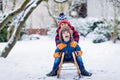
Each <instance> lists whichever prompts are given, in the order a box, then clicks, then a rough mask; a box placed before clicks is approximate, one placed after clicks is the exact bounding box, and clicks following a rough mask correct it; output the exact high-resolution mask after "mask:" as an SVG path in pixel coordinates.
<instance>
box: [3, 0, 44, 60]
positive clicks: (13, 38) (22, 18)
mask: <svg viewBox="0 0 120 80" xmlns="http://www.w3.org/2000/svg"><path fill="white" fill-rule="evenodd" d="M31 1H32V0H31ZM42 1H46V0H34V2H33V4H29V6H28V8H26V9H24V10H23V11H22V12H21V13H20V14H19V16H18V17H17V19H16V20H15V21H16V22H15V25H14V27H15V29H14V31H13V33H12V36H11V38H10V40H9V41H8V43H7V45H6V46H5V48H4V49H3V50H2V55H1V57H4V58H6V57H7V56H8V54H9V52H10V51H11V49H12V48H13V47H14V45H15V44H16V42H17V40H18V38H19V35H20V31H21V29H22V27H23V25H24V23H25V21H26V20H27V18H28V17H29V16H30V14H31V13H32V12H33V10H34V9H35V8H36V7H37V6H38V5H39V4H40V3H41V2H42Z"/></svg>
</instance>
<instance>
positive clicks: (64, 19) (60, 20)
mask: <svg viewBox="0 0 120 80" xmlns="http://www.w3.org/2000/svg"><path fill="white" fill-rule="evenodd" d="M62 23H67V24H68V25H70V22H69V21H68V19H67V17H66V16H65V15H64V13H60V14H59V17H58V26H60V25H61V24H62Z"/></svg>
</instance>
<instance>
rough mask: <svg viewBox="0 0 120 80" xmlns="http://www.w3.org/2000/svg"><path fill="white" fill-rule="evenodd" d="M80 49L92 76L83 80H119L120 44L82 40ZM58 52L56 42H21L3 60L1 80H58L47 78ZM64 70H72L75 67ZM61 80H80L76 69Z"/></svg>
mask: <svg viewBox="0 0 120 80" xmlns="http://www.w3.org/2000/svg"><path fill="white" fill-rule="evenodd" d="M79 45H80V46H81V48H82V50H83V52H84V54H83V56H82V58H83V61H84V64H85V67H86V69H87V70H88V71H90V72H92V73H93V75H92V76H91V77H84V76H82V78H81V79H80V80H120V77H119V75H120V70H119V68H120V63H119V61H120V42H117V43H116V44H113V43H112V42H111V41H108V42H105V43H100V44H93V43H92V42H91V40H89V39H81V40H80V43H79ZM4 46H5V43H0V50H2V49H3V47H4ZM55 48H56V46H55V42H54V39H51V38H49V37H47V36H41V38H40V39H39V40H29V41H28V40H26V41H18V42H17V44H16V45H15V46H14V48H13V49H12V51H11V52H10V54H9V55H8V57H7V58H0V80H57V77H46V73H48V72H49V71H51V68H52V66H53V62H54V58H53V53H54V50H55ZM65 66H68V67H67V68H68V69H69V66H73V65H72V64H68V65H67V64H66V65H65ZM65 66H64V67H65ZM64 67H63V68H64ZM73 67H74V66H73ZM73 67H72V68H73ZM58 80H79V79H77V72H76V69H74V70H62V71H61V75H60V79H58Z"/></svg>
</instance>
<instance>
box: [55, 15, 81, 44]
mask: <svg viewBox="0 0 120 80" xmlns="http://www.w3.org/2000/svg"><path fill="white" fill-rule="evenodd" d="M65 27H68V28H70V29H71V30H72V32H73V39H74V41H76V42H77V43H79V34H78V32H77V31H76V30H75V29H74V27H73V26H71V24H70V22H69V21H68V20H67V17H66V16H65V15H64V13H60V15H59V17H58V28H57V30H56V33H57V35H56V36H55V43H56V45H58V44H59V43H60V40H59V31H60V29H61V28H65Z"/></svg>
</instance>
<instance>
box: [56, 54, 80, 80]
mask: <svg viewBox="0 0 120 80" xmlns="http://www.w3.org/2000/svg"><path fill="white" fill-rule="evenodd" d="M64 55H65V53H64V52H63V53H62V56H61V61H60V64H59V68H58V71H57V78H59V77H60V71H61V69H62V64H66V63H73V64H74V65H75V66H76V69H77V73H78V76H79V78H80V77H81V71H80V69H79V67H78V63H77V61H76V55H75V52H72V56H73V59H74V62H63V60H64Z"/></svg>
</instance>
